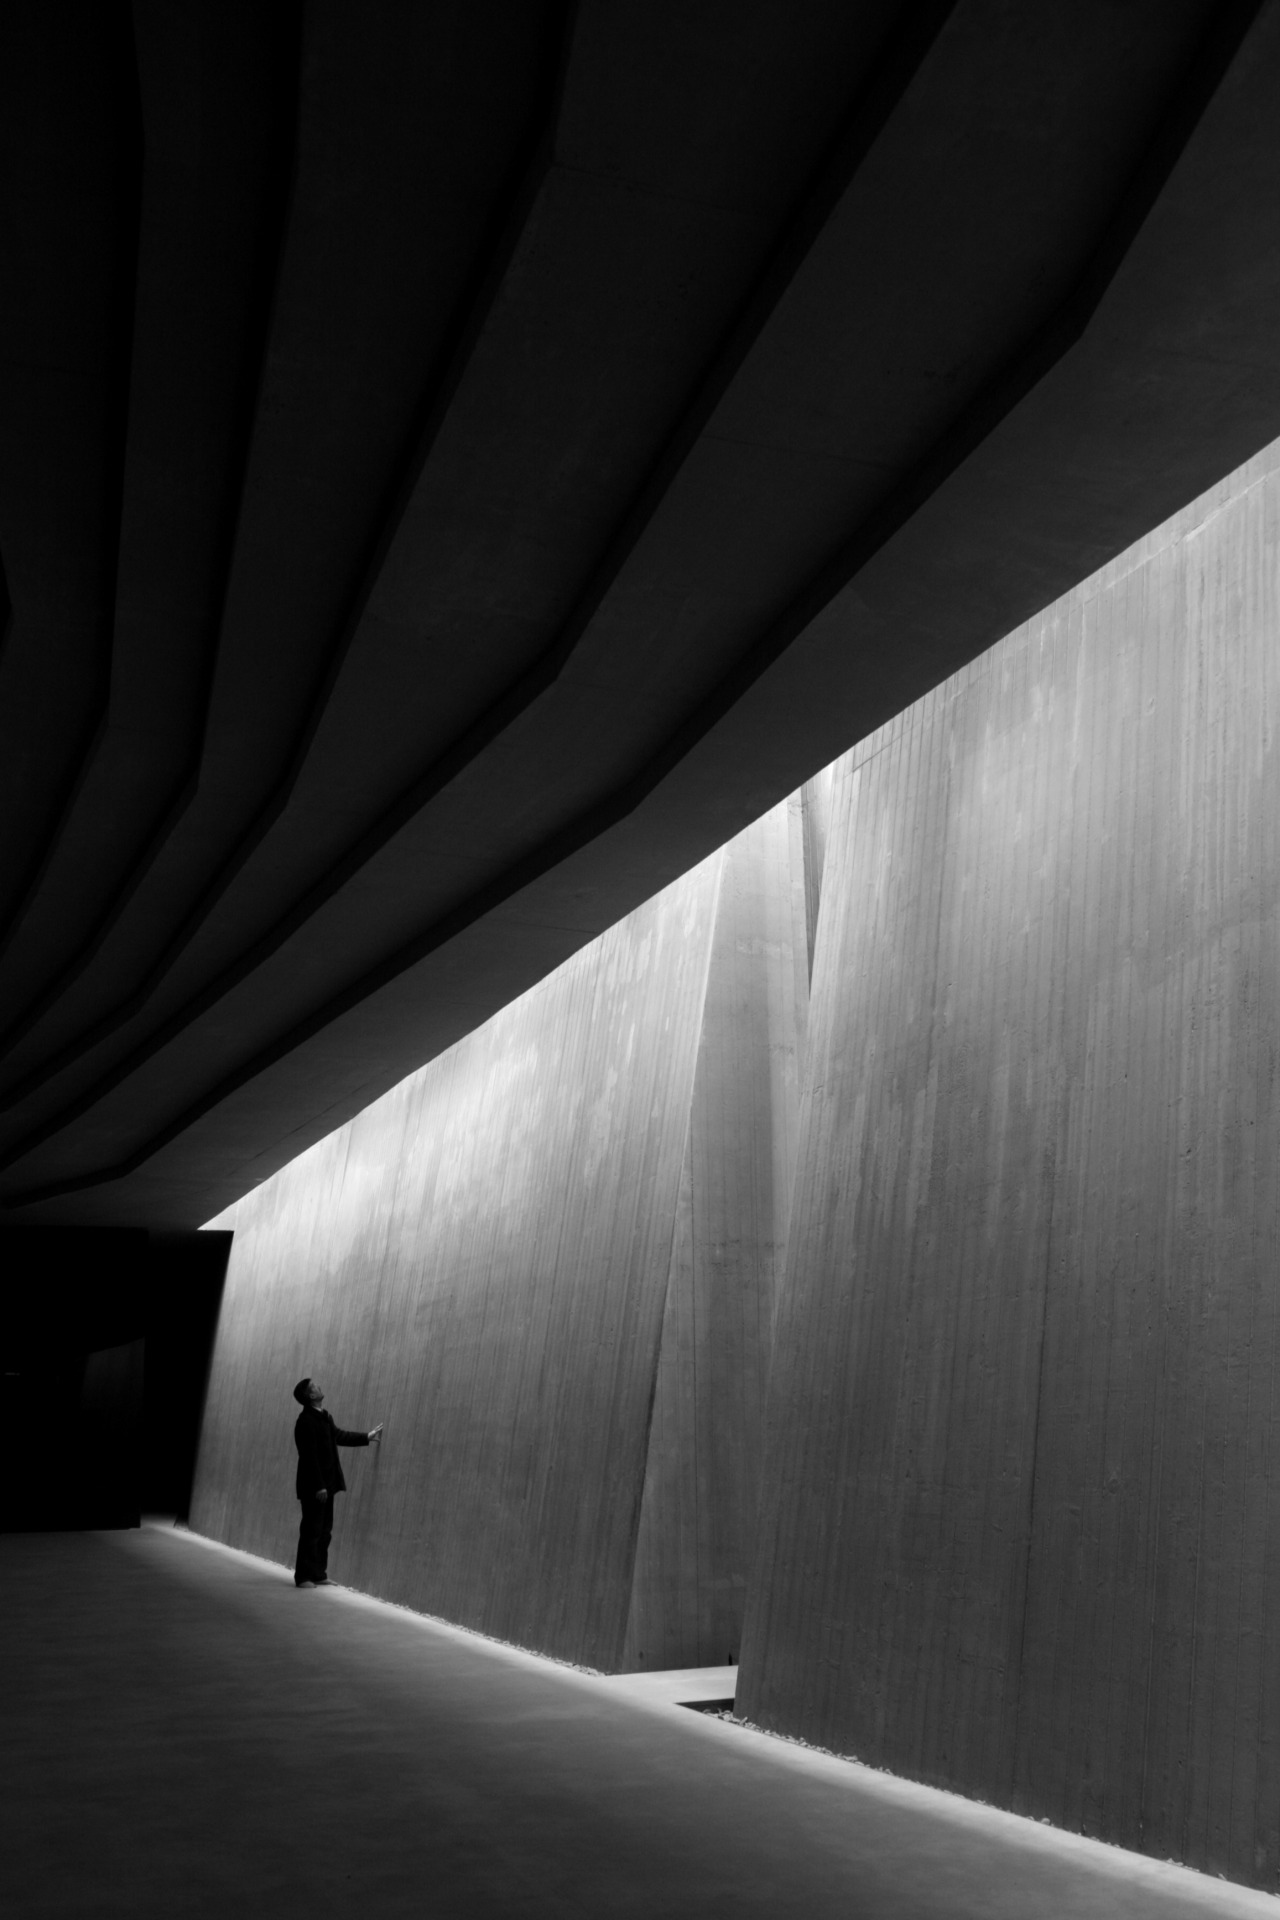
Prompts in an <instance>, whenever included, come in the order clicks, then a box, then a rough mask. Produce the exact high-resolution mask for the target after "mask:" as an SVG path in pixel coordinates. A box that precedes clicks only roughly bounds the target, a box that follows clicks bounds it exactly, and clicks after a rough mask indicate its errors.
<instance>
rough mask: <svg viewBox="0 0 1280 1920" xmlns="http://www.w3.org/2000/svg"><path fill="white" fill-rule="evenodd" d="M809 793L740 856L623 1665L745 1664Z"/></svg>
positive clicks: (685, 1175) (780, 810) (732, 878)
mask: <svg viewBox="0 0 1280 1920" xmlns="http://www.w3.org/2000/svg"><path fill="white" fill-rule="evenodd" d="M808 811H810V809H808V808H806V807H805V805H804V802H803V801H802V798H801V796H800V795H798V794H797V795H796V797H795V799H794V800H793V801H792V802H791V803H790V804H788V805H785V806H781V807H775V808H774V809H773V811H772V812H771V813H768V814H766V815H765V817H764V819H763V820H760V821H758V822H757V823H756V825H755V826H753V827H750V828H748V830H747V831H746V832H745V833H742V834H739V835H738V837H737V838H736V839H735V840H733V841H731V842H730V844H729V845H728V846H727V847H726V848H725V849H724V853H723V863H724V864H723V868H722V874H721V881H720V897H719V903H718V907H717V912H716V925H715V933H714V935H713V938H712V943H711V963H710V967H709V969H708V975H707V993H706V1004H705V1011H704V1015H703V1023H702V1035H701V1040H700V1044H699V1047H698V1061H697V1069H696V1072H695V1076H694V1084H693V1102H692V1108H691V1112H690V1116H689V1130H688V1140H687V1145H686V1150H685V1156H684V1167H683V1172H682V1176H681V1183H680V1202H679V1211H678V1214H677V1219H676V1230H675V1238H674V1244H673V1248H672V1259H671V1277H670V1282H669V1285H668V1289H667V1304H666V1313H665V1316H664V1320H663V1330H662V1346H661V1353H660V1358H659V1363H658V1374H657V1386H656V1394H655V1399H654V1409H653V1421H652V1426H651V1429H650V1440H649V1460H648V1471H647V1475H646V1479H645V1490H644V1501H643V1506H642V1509H641V1520H640V1531H639V1537H638V1542H637V1551H636V1568H635V1582H634V1591H633V1597H632V1603H631V1616H630V1621H629V1624H628V1630H627V1640H626V1646H625V1649H624V1656H623V1664H624V1666H626V1667H628V1668H641V1667H643V1668H668V1669H669V1668H673V1667H707V1666H719V1665H722V1664H728V1663H732V1662H734V1661H736V1660H737V1657H738V1647H739V1645H740V1643H741V1639H742V1616H743V1609H744V1605H745V1600H746V1586H747V1573H748V1570H749V1568H750V1566H751V1562H752V1560H753V1558H754V1554H755V1524H756V1514H757V1511H758V1507H759V1465H760V1451H761V1446H762V1443H763V1422H764V1408H765V1396H766V1393H767V1389H768V1381H769V1357H770V1350H771V1345H772V1338H773V1319H774V1313H775V1309H776V1306H777V1294H778V1286H779V1282H780V1279H781V1273H782V1262H783V1257H784V1255H785V1251H786V1241H787V1217H788V1214H789V1212H790V1206H791V1189H792V1184H793V1181H794V1176H795V1151H796V1127H797V1120H798V1110H799V1096H800V1075H801V1070H802V1064H803V1049H804V1031H805V1019H806V1014H807V1008H808V999H809V968H808V942H807V931H806V887H805V877H806V859H805V823H806V813H807V812H808Z"/></svg>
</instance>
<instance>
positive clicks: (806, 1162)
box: [738, 452, 1280, 1889]
mask: <svg viewBox="0 0 1280 1920" xmlns="http://www.w3.org/2000/svg"><path fill="white" fill-rule="evenodd" d="M1277 465H1278V457H1277V454H1276V453H1275V452H1273V453H1271V454H1269V455H1267V456H1264V457H1262V458H1260V459H1259V460H1258V461H1257V462H1255V463H1254V465H1253V466H1252V468H1250V469H1246V470H1245V471H1244V472H1242V473H1241V474H1239V475H1236V476H1234V477H1233V479H1232V480H1231V481H1229V482H1227V483H1224V485H1223V486H1222V487H1221V488H1220V489H1218V490H1217V492H1216V493H1215V494H1213V495H1211V496H1209V497H1208V498H1206V499H1205V500H1203V501H1201V502H1199V503H1197V504H1196V506H1195V507H1194V508H1191V509H1189V510H1188V511H1187V512H1186V513H1184V514H1183V515H1181V516H1179V518H1178V519H1177V520H1175V521H1174V522H1172V523H1170V525H1169V526H1167V527H1165V528H1163V529H1161V530H1160V531H1159V532H1158V533H1156V534H1153V535H1152V536H1151V537H1150V538H1149V539H1148V540H1147V541H1146V542H1144V543H1143V544H1142V545H1141V546H1140V547H1139V548H1136V549H1134V550H1133V551H1131V552H1130V553H1129V554H1126V555H1125V556H1123V558H1122V559H1121V560H1119V561H1117V562H1116V563H1115V564H1113V565H1112V566H1111V567H1109V568H1107V569H1106V570H1105V571H1104V572H1103V573H1101V574H1100V575H1099V576H1097V577H1096V578H1095V579H1093V580H1091V581H1089V582H1087V583H1085V584H1084V585H1083V586H1082V587H1081V588H1080V589H1078V590H1077V591H1076V592H1074V593H1072V594H1071V595H1069V596H1068V597H1067V598H1065V599H1064V600H1063V601H1061V602H1060V603H1058V604H1057V605H1056V606H1054V607H1052V608H1050V609H1049V610H1048V611H1047V612H1046V613H1045V614H1044V615H1043V616H1042V617H1040V618H1038V619H1037V620H1035V621H1033V622H1031V623H1030V624H1029V625H1028V626H1027V627H1026V628H1024V629H1022V630H1020V631H1019V632H1017V633H1015V634H1013V635H1011V636H1010V637H1009V639H1007V640H1006V641H1004V642H1003V643H1001V644H1000V645H999V646H997V647H996V648H994V649H993V650H992V651H991V652H990V653H989V654H988V655H986V656H984V657H983V658H982V659H981V660H979V661H978V662H976V663H975V664H974V665H973V666H972V667H971V668H969V669H968V670H967V671H966V672H964V673H962V674H960V675H959V676H957V677H956V678H955V679H954V680H952V681H950V682H948V683H947V684H946V685H944V686H943V687H941V688H939V689H938V690H937V691H936V692H935V693H934V694H933V695H931V696H930V697H929V698H928V699H926V700H924V701H922V702H921V703H920V704H919V705H918V706H917V707H914V708H912V709H911V710H910V711H909V712H908V713H907V714H905V715H903V716H901V718H900V719H899V720H898V721H896V722H894V723H893V724H892V725H890V726H888V727H886V728H885V729H884V730H883V731H882V732H881V733H880V734H879V735H877V736H875V737H874V738H873V739H871V740H869V741H868V742H866V743H865V744H864V745H863V746H862V747H861V748H859V749H857V750H855V751H854V752H853V753H852V754H851V755H850V756H848V758H847V760H846V761H845V762H843V763H842V764H841V765H840V767H839V769H838V773H837V790H836V793H835V796H834V802H833V817H832V823H831V837H830V840H829V842H828V846H827V854H826V864H825V868H824V873H823V892H822V911H821V917H820V921H819V929H818V940H817V950H816V956H815V966H814V977H813V987H812V999H811V1005H810V1016H809V1072H808V1085H807V1091H806V1094H805V1097H804V1100H803V1103H802V1115H801V1136H800V1148H799V1161H798V1174H797V1185H796V1192H795V1197H794V1202H793V1209H792V1226H791V1239H790V1244H789V1248H788V1257H787V1266H786V1278H785V1284H784V1289H783V1296H782V1307H781V1312H780V1317H779V1323H778V1331H777V1339H776V1345H775V1359H774V1374H773V1381H772V1389H771V1403H770V1412H769V1426H768V1433H769V1438H768V1446H767V1455H766V1457H767V1463H768V1464H767V1474H766V1491H765V1504H764V1510H763V1515H762V1523H761V1551H760V1555H759V1558H758V1561H757V1565H756V1570H755V1574H754V1576H753V1582H752V1589H751V1594H750V1599H749V1605H748V1617H747V1625H746V1629H745V1635H744V1644H743V1654H742V1668H741V1675H740V1684H739V1693H738V1706H739V1711H740V1712H744V1713H746V1714H747V1715H749V1716H750V1717H751V1718H753V1719H755V1720H757V1721H759V1722H761V1723H763V1724H764V1725H765V1726H768V1727H772V1728H775V1729H778V1730H782V1731H785V1732H788V1733H791V1734H796V1735H800V1736H802V1737H804V1738H807V1739H810V1740H812V1741H814V1742H816V1743H819V1744H821V1745H823V1746H826V1747H830V1748H834V1749H836V1750H838V1751H840V1752H844V1753H849V1754H853V1755H858V1756H861V1757H863V1758H865V1759H866V1760H869V1761H871V1762H873V1763H874V1764H876V1765H879V1766H884V1767H888V1768H890V1769H892V1770H894V1771H896V1772H900V1773H903V1774H907V1775H910V1776H913V1777H915V1778H918V1779H924V1780H930V1781H934V1782H938V1783H940V1784H943V1785H946V1786H949V1787H953V1788H957V1789H959V1790H960V1791H962V1792H965V1793H969V1794H974V1795H979V1796H981V1797H984V1798H987V1799H989V1800H991V1801H994V1802H997V1803H999V1804H1002V1805H1005V1806H1010V1807H1014V1808H1018V1809H1021V1810H1024V1811H1027V1812H1030V1813H1033V1814H1036V1815H1038V1816H1042V1817H1048V1818H1049V1819H1051V1820H1053V1821H1055V1822H1058V1823H1060V1824H1062V1825H1065V1826H1067V1827H1070V1828H1077V1829H1082V1830H1084V1831H1086V1832H1088V1833H1092V1834H1097V1835H1100V1836H1103V1837H1105V1838H1108V1839H1111V1840H1115V1841H1119V1842H1121V1843H1123V1844H1124V1845H1127V1846H1131V1847H1135V1848H1139V1849H1141V1850H1144V1851H1147V1852H1150V1853H1154V1854H1157V1855H1159V1856H1168V1855H1172V1856H1174V1857H1176V1858H1178V1859H1181V1860H1184V1861H1187V1862H1189V1863H1191V1864H1193V1865H1196V1866H1201V1867H1206V1868H1208V1869H1210V1870H1213V1871H1220V1872H1222V1873H1225V1874H1227V1875H1229V1876H1231V1877H1233V1878H1236V1879H1239V1880H1244V1881H1250V1882H1254V1883H1256V1884H1258V1885H1262V1886H1267V1887H1270V1888H1272V1889H1276V1888H1277V1887H1278V1886H1280V1521H1277V1518H1276V1514H1275V1508H1276V1500H1277V1489H1278V1487H1280V1426H1278V1424H1277V1423H1278V1421H1280V1312H1278V1307H1280V1230H1278V1229H1280V1220H1278V1208H1280V1179H1278V1175H1280V591H1278V589H1280V478H1278V477H1277V471H1276V470H1277Z"/></svg>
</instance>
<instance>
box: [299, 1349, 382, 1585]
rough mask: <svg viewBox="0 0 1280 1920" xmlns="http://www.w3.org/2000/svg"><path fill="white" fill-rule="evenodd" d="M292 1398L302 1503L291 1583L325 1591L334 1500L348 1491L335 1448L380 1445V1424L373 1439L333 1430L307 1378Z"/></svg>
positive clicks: (320, 1395) (370, 1435) (318, 1393)
mask: <svg viewBox="0 0 1280 1920" xmlns="http://www.w3.org/2000/svg"><path fill="white" fill-rule="evenodd" d="M293 1397H294V1399H295V1400H296V1401H297V1402H298V1403H299V1405H300V1406H301V1408H302V1412H301V1413H300V1414H299V1415H298V1418H297V1420H296V1422H295V1423H294V1429H293V1444H294V1446H295V1447H296V1448H297V1449H298V1479H297V1489H298V1498H299V1500H301V1502H302V1525H301V1527H300V1528H299V1529H298V1564H297V1567H296V1568H295V1570H294V1575H293V1583H294V1585H295V1586H297V1587H327V1586H329V1585H330V1584H331V1583H330V1580H329V1573H328V1566H329V1541H330V1538H331V1536H332V1534H333V1502H334V1496H335V1495H336V1494H339V1493H343V1492H345V1490H346V1485H347V1483H346V1481H345V1480H344V1479H343V1476H342V1463H341V1461H340V1460H339V1459H338V1448H339V1447H367V1446H369V1445H370V1444H372V1445H374V1446H377V1445H379V1444H380V1442H381V1440H382V1424H381V1422H379V1424H378V1425H377V1426H376V1427H375V1428H374V1429H373V1431H372V1433H346V1432H344V1430H343V1429H342V1428H341V1427H339V1426H335V1425H334V1419H333V1415H332V1414H331V1413H321V1411H320V1409H321V1407H322V1406H323V1405H324V1394H323V1392H322V1391H321V1389H320V1388H319V1387H318V1386H317V1385H316V1383H315V1381H314V1380H312V1379H310V1378H308V1379H306V1380H299V1382H298V1384H297V1386H296V1387H295V1388H294V1390H293Z"/></svg>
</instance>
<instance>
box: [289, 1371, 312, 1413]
mask: <svg viewBox="0 0 1280 1920" xmlns="http://www.w3.org/2000/svg"><path fill="white" fill-rule="evenodd" d="M310 1385H311V1375H310V1374H308V1375H307V1377H306V1379H305V1380H299V1382H298V1384H297V1386H296V1387H295V1388H294V1390H293V1397H294V1399H295V1400H296V1401H297V1403H298V1405H299V1406H300V1407H305V1406H306V1404H307V1388H308V1387H309V1386H310Z"/></svg>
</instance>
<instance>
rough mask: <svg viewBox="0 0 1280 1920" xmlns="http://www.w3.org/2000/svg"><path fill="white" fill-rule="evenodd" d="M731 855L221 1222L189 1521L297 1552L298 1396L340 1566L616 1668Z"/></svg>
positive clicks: (461, 1616)
mask: <svg viewBox="0 0 1280 1920" xmlns="http://www.w3.org/2000/svg"><path fill="white" fill-rule="evenodd" d="M720 867H721V856H720V855H716V856H714V857H713V859H712V860H710V861H708V862H706V863H705V864H704V865H703V866H701V867H699V868H698V869H696V870H695V871H694V872H693V873H692V874H690V875H688V876H687V877H686V878H685V879H684V880H681V881H679V882H677V884H676V885H675V886H673V887H670V888H668V889H667V890H666V892H664V893H663V894H661V895H660V896H659V897H658V898H657V899H656V900H654V901H651V902H650V903H649V905H648V906H646V907H644V908H642V909H641V910H640V911H639V912H637V913H635V914H633V915H631V916H630V918H629V919H627V920H626V921H624V922H622V923H621V924H620V925H619V926H618V927H615V928H614V929H612V931H611V932H609V933H608V934H606V935H604V936H603V937H602V938H601V939H600V940H598V941H595V942H593V943H592V945H591V946H590V947H588V948H586V949H584V950H583V951H582V952H581V953H579V954H578V955H576V956H575V958H574V959H572V960H570V961H569V962H568V963H567V964H566V965H565V966H563V967H561V968H560V969H559V970H558V971H557V972H556V973H554V974H552V975H551V976H550V977H549V978H548V979H547V980H545V981H544V982H542V984H541V985H540V986H539V987H537V988H535V989H534V990H533V991H532V992H531V993H528V994H526V995H525V996H523V998H522V999H520V1000H518V1001H516V1002H515V1003H513V1005H512V1006H510V1007H508V1008H506V1009H505V1010H504V1011H503V1012H502V1013H500V1014H498V1015H497V1016H496V1017H495V1018H494V1019H493V1020H491V1021H489V1022H488V1023H487V1024H486V1025H485V1026H483V1027H481V1028H480V1029H478V1031H477V1032H475V1033H474V1034H472V1035H470V1036H469V1037H468V1038H467V1039H466V1040H463V1041H461V1042H460V1043H459V1044H458V1045H457V1046H455V1047H453V1048H452V1049H451V1050H450V1051H449V1052H448V1053H446V1054H445V1055H443V1056H442V1057H441V1058H440V1059H438V1060H436V1061H434V1062H432V1063H431V1064H430V1065H429V1066H427V1067H424V1068H423V1069H421V1071H419V1072H418V1073H415V1074H413V1075H411V1076H410V1077H409V1078H408V1079H407V1080H405V1081H403V1082H402V1083H401V1084H400V1085H399V1086H397V1087H395V1088H393V1089H392V1091H391V1092H390V1093H388V1094H386V1095H385V1096H384V1097H383V1098H382V1099H381V1100H379V1101H377V1102H376V1103H375V1104H374V1105H373V1106H371V1107H369V1108H368V1109H367V1110H366V1111H365V1112H364V1113H362V1114H360V1115H359V1116H358V1117H357V1118H356V1119H355V1120H353V1121H352V1122H351V1123H350V1124H349V1125H347V1126H344V1127H342V1128H341V1129H340V1130H339V1131H338V1132H336V1133H334V1134H332V1135H330V1136H329V1138H328V1139H326V1140H323V1141H321V1142H320V1143H319V1144H318V1145H316V1146H315V1147H313V1148H311V1149H310V1151H309V1152H307V1153H304V1154H303V1155H302V1156H301V1157H300V1158H299V1159H298V1160H296V1161H294V1162H292V1163H291V1164H290V1165H289V1166H287V1167H285V1168H283V1169H281V1171H280V1172H279V1173H277V1174H275V1175H274V1176H273V1177H272V1178H271V1179H270V1180H268V1181H266V1182H264V1184H263V1185H262V1186H261V1187H259V1188H258V1189H257V1190H256V1191H255V1192H253V1193H251V1194H249V1195H248V1196H247V1197H246V1198H245V1199H243V1200H241V1201H239V1202H238V1203H237V1204H236V1205H235V1206H234V1207H232V1208H231V1209H230V1210H229V1211H228V1212H227V1213H226V1214H224V1215H222V1216H221V1217H220V1219H219V1220H218V1221H216V1222H213V1223H211V1224H214V1225H217V1226H222V1227H231V1228H233V1229H234V1233H235V1238H234V1241H233V1244H232V1253H231V1261H230V1267H229V1270H228V1275H227V1285H226V1291H225V1294H224V1299H223V1308H222V1315H221V1319H220V1322H219V1329H218V1338H217V1343H216V1347H215V1354H214V1362H213V1370H212V1378H211V1382H210V1391H209V1397H208V1403H207V1410H206V1415H205V1422H204V1429H203V1436H202V1442H201V1450H200V1460H199V1466H198V1470H197V1480H196V1493H195V1499H194V1503H193V1509H192V1525H193V1526H194V1527H195V1528H196V1529H197V1530H199V1531H201V1532H204V1533H207V1534H211V1535H213V1536H214V1537H215V1538H218V1539H221V1540H226V1541H229V1542H230V1543H232V1544H233V1545H236V1546H241V1547H246V1548H248V1549H250V1550H252V1551H256V1552H259V1553H263V1554H266V1555H267V1556H268V1557H270V1558H273V1559H277V1560H284V1561H290V1560H291V1559H292V1555H293V1545H294V1539H295V1537H296V1530H297V1513H298V1509H297V1506H296V1504H295V1502H294V1497H293V1471H294V1454H293V1442H292V1427H293V1420H294V1416H295V1414H296V1412H297V1409H296V1407H295V1406H294V1403H293V1402H292V1400H291V1399H290V1390H291V1388H292V1386H293V1383H294V1381H295V1380H297V1379H298V1378H299V1377H300V1376H301V1375H303V1374H311V1375H314V1376H315V1378H316V1379H317V1380H319V1381H321V1383H322V1384H323V1386H324V1387H325V1389H326V1394H327V1403H328V1406H329V1408H330V1410H331V1411H332V1412H333V1414H334V1416H335V1418H336V1419H337V1421H338V1424H339V1425H340V1426H349V1427H365V1426H372V1425H373V1424H374V1423H375V1422H376V1421H379V1420H382V1421H385V1423H386V1435H385V1439H384V1442H383V1445H382V1447H381V1449H380V1450H375V1449H373V1448H369V1449H366V1450H363V1451H355V1450H353V1451H352V1452H350V1453H349V1454H347V1455H346V1456H345V1463H346V1473H347V1481H348V1487H349V1491H348V1493H347V1494H346V1495H345V1496H344V1497H343V1498H342V1499H341V1500H340V1501H339V1504H338V1519H337V1525H336V1529H335V1543H334V1563H335V1572H336V1574H337V1576H338V1578H339V1579H343V1580H347V1581H349V1582H350V1583H351V1584H353V1585H355V1586H358V1587H361V1588H363V1589H365V1590H366V1591H368V1592H372V1593H376V1594H380V1595H382V1596H384V1597H386V1598H389V1599H392V1600H397V1601H401V1602H403V1603H405V1604H407V1605H409V1606H413V1607H417V1608H420V1609H422V1610H423V1611H426V1612H429V1613H434V1614H437V1615H442V1616H444V1617H446V1618H448V1619H451V1620H455V1621H459V1622H462V1623H463V1624H465V1625H469V1626H473V1627H476V1628H479V1629H481V1630H482V1631H485V1632H488V1633H492V1634H495V1635H497V1636H498V1637H500V1638H503V1639H509V1640H513V1641H517V1642H519V1643H521V1644H523V1645H526V1646H530V1647H534V1648H540V1649H542V1650H544V1651H546V1652H550V1653H554V1654H557V1655H559V1656H561V1657H563V1658H567V1659H571V1660H575V1661H580V1662H583V1663H585V1664H588V1665H592V1666H599V1667H606V1668H607V1667H612V1666H616V1664H617V1663H618V1660H619V1657H620V1650H621V1644H622V1638H623V1634H624V1631H625V1626H626V1619H627V1612H628V1607H629V1604H630V1596H631V1578H632V1568H633V1560H634V1549H635V1531H636V1524H637V1518H638V1513H639V1507H640V1498H641V1491H642V1488H643V1484H644V1474H645V1463H646V1456H647V1446H648V1430H649V1413H650V1408H651V1404H652V1398H653V1383H654V1374H655V1368H656V1365H657V1354H658V1341H659V1334H660V1330H661V1326H662V1316H663V1308H664V1303H665V1298H666V1288H667V1277H668V1271H669V1267H670V1261H671V1244H672V1233H673V1227H674V1221H675V1214H676V1196H677V1191H678V1186H679V1180H680V1170H681V1165H682V1161H683V1157H684V1150H685V1139H686V1134H687V1129H688V1116H689V1102H690V1095H691V1090H692V1081H693V1069H694V1060H695V1056H696V1052H697V1046H698V1036H699V1032H700V1029H701V1021H702V1005H703V996H704V991H705V984H706V974H707V961H708V952H709V946H710V938H711V931H712V925H713V921H714V914H715V904H716V898H717V893H718V888H719V878H720Z"/></svg>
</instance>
